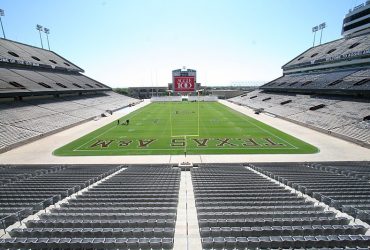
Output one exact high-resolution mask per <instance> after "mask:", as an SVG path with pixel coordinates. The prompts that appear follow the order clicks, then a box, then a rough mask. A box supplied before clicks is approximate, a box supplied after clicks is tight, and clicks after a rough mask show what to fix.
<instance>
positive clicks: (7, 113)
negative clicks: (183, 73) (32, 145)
mask: <svg viewBox="0 0 370 250" xmlns="http://www.w3.org/2000/svg"><path fill="white" fill-rule="evenodd" d="M136 102H138V100H137V99H134V98H130V97H128V96H123V95H120V94H117V93H114V92H112V91H108V92H105V93H102V94H94V95H93V94H89V95H83V96H67V97H66V96H64V97H59V98H48V99H29V100H28V99H26V100H24V101H16V102H4V103H0V152H1V151H5V150H7V149H10V148H12V147H13V146H15V145H20V144H21V143H22V142H23V143H25V142H26V141H29V140H32V139H35V138H38V137H41V136H44V135H45V134H49V133H53V132H54V131H58V130H60V129H63V128H67V127H69V126H73V125H76V124H78V123H81V122H83V121H85V120H87V119H91V118H94V117H96V116H100V115H101V114H103V113H104V112H106V111H107V110H111V111H114V110H117V109H121V108H124V107H127V106H130V105H131V104H133V103H136Z"/></svg>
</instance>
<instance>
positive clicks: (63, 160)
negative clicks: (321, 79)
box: [0, 100, 370, 164]
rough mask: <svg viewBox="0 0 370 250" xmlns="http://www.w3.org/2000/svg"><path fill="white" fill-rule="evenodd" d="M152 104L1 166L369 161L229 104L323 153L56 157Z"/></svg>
mask: <svg viewBox="0 0 370 250" xmlns="http://www.w3.org/2000/svg"><path fill="white" fill-rule="evenodd" d="M149 103H150V101H149V100H145V101H144V102H142V103H140V104H139V105H137V106H134V107H130V108H125V109H122V110H120V111H117V112H115V113H114V114H113V115H112V116H110V117H106V118H102V119H100V120H98V121H89V122H86V123H84V124H81V125H78V126H76V127H73V128H70V129H67V130H65V131H61V132H59V133H56V134H53V135H50V136H47V137H45V138H42V139H40V140H37V141H34V142H32V143H29V144H26V145H24V146H21V147H18V148H15V149H13V150H10V151H8V152H5V153H3V154H0V164H68V163H69V164H136V163H137V164H142V163H152V164H160V163H175V164H177V163H179V162H183V161H190V162H193V163H239V162H302V161H365V160H367V161H369V160H370V149H366V148H363V147H361V146H358V145H356V144H354V143H351V142H347V141H344V140H341V139H338V138H335V137H332V136H329V135H327V134H323V133H320V132H317V131H315V130H312V129H309V128H306V127H302V126H299V125H297V124H294V123H291V122H288V121H285V120H282V119H279V118H274V117H271V116H268V115H265V114H260V115H256V114H254V112H253V110H251V109H249V108H246V107H242V106H238V105H235V104H232V103H229V102H227V101H220V103H222V104H224V105H226V106H228V107H230V108H232V109H234V110H237V111H239V112H241V113H243V114H246V115H248V116H251V117H253V118H255V119H257V120H259V121H262V122H265V123H267V124H269V125H270V126H272V127H275V128H277V129H280V130H281V131H284V132H286V133H288V134H291V135H293V136H295V137H297V138H299V139H302V140H304V141H306V142H308V143H310V144H312V145H314V146H316V147H318V148H319V149H320V152H319V153H316V154H296V155H287V154H269V155H268V154H250V155H188V156H187V157H186V159H185V158H184V156H183V155H173V156H170V155H154V156H69V157H60V156H54V155H53V154H52V152H53V150H55V149H56V148H59V147H61V146H63V145H65V144H67V143H69V142H71V141H72V140H75V139H78V138H80V137H81V136H82V135H84V134H87V133H89V132H91V131H94V130H96V129H97V128H100V127H102V126H104V125H106V124H108V123H110V122H112V121H114V120H116V119H117V118H119V117H122V116H124V115H126V114H128V113H130V112H132V111H134V110H136V109H138V108H141V107H144V106H146V105H148V104H149Z"/></svg>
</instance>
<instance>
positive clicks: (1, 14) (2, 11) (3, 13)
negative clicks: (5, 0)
mask: <svg viewBox="0 0 370 250" xmlns="http://www.w3.org/2000/svg"><path fill="white" fill-rule="evenodd" d="M2 16H5V12H4V10H3V9H0V24H1V29H2V31H3V37H4V39H6V36H5V31H4V26H3V20H1V17H2Z"/></svg>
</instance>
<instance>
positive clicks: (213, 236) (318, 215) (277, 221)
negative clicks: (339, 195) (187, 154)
mask: <svg viewBox="0 0 370 250" xmlns="http://www.w3.org/2000/svg"><path fill="white" fill-rule="evenodd" d="M192 180H193V185H194V195H195V200H196V207H197V212H198V220H199V228H200V235H201V237H202V246H203V248H204V249H246V248H248V249H260V248H262V249H270V248H275V249H281V248H290V249H293V248H315V249H317V248H324V247H329V248H333V247H344V246H346V247H367V246H368V245H369V243H370V241H369V240H370V238H369V237H368V236H366V235H365V233H366V231H367V228H365V227H363V226H359V225H349V221H348V219H346V218H342V217H336V215H335V214H334V213H333V212H332V211H328V210H325V209H324V208H323V207H321V206H317V205H315V204H314V203H312V202H309V201H306V200H305V199H304V198H303V197H301V196H298V195H297V194H296V193H293V192H290V191H289V190H287V189H285V188H284V187H283V186H280V185H279V184H275V183H273V182H271V181H269V180H267V179H265V178H264V177H262V176H260V175H258V174H256V173H254V172H253V171H251V170H249V169H246V168H245V167H242V166H235V167H230V166H227V167H215V166H210V167H201V168H198V169H193V170H192Z"/></svg>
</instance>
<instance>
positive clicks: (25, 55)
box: [0, 38, 82, 71]
mask: <svg viewBox="0 0 370 250" xmlns="http://www.w3.org/2000/svg"><path fill="white" fill-rule="evenodd" d="M0 59H1V61H2V62H6V63H16V64H18V65H29V66H37V67H42V68H46V69H59V70H64V71H82V69H81V68H79V67H77V66H76V65H74V64H73V63H71V62H70V61H68V60H66V59H65V58H63V57H61V56H60V55H58V54H56V53H55V52H53V51H49V50H45V49H41V48H37V47H34V46H30V45H26V44H23V43H19V42H15V41H11V40H7V39H2V38H0Z"/></svg>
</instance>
